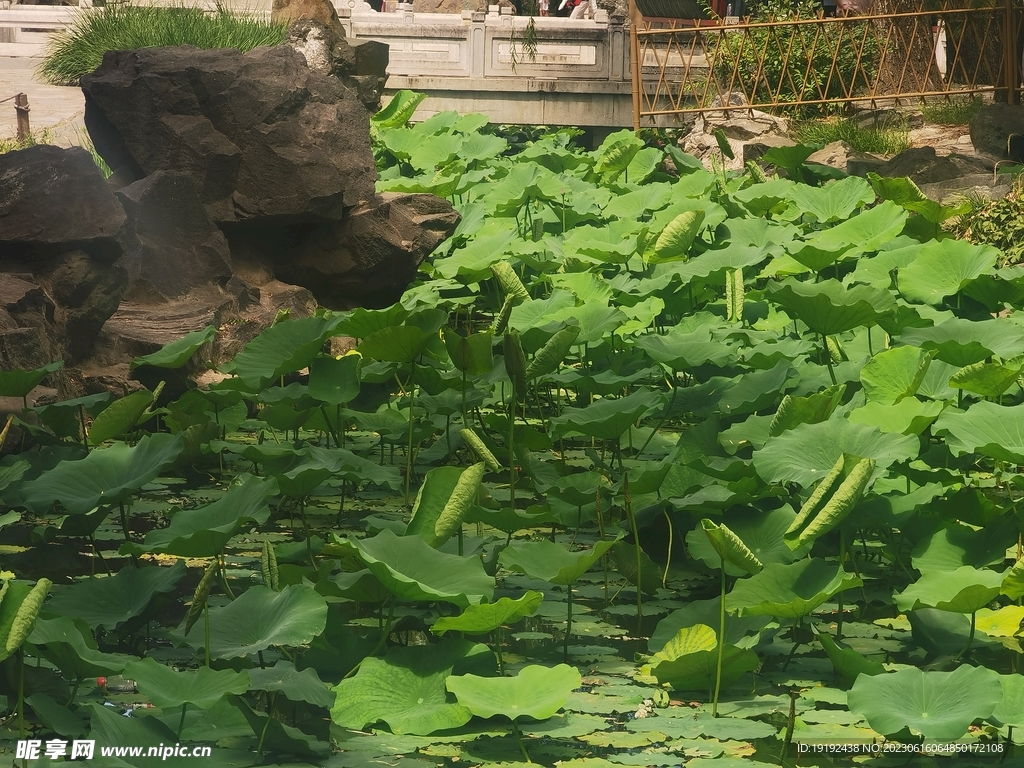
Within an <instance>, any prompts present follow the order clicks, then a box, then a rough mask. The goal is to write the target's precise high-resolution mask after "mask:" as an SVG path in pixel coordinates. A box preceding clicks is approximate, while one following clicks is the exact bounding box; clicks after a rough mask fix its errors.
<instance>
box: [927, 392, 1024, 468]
mask: <svg viewBox="0 0 1024 768" xmlns="http://www.w3.org/2000/svg"><path fill="white" fill-rule="evenodd" d="M934 431H935V432H937V433H940V434H941V433H942V432H945V433H946V445H948V446H949V449H950V451H951V452H952V453H953V455H954V456H961V455H963V454H965V453H981V454H984V455H985V456H991V457H992V458H993V459H1001V460H1003V461H1009V462H1010V463H1012V464H1021V463H1024V405H996V404H995V403H990V402H987V401H985V402H979V403H974V404H973V405H972V406H971V407H970V408H968V409H967V410H966V411H955V410H947V411H946V412H945V413H943V414H942V415H941V416H940V417H939V418H938V420H937V421H936V422H935V427H934Z"/></svg>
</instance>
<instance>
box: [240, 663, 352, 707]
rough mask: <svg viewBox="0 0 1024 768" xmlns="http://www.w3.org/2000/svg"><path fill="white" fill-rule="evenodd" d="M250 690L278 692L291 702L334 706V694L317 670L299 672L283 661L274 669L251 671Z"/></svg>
mask: <svg viewBox="0 0 1024 768" xmlns="http://www.w3.org/2000/svg"><path fill="white" fill-rule="evenodd" d="M249 690H251V691H276V692H277V693H281V694H284V696H285V698H287V699H288V700H289V701H305V702H307V703H309V704H312V705H313V706H315V707H325V708H327V709H330V707H331V705H333V704H334V692H333V691H331V689H330V688H328V687H327V686H326V685H324V684H323V682H322V681H321V680H320V678H319V677H317V674H316V671H315V670H313V669H303V670H302V671H299V670H297V669H295V665H294V664H292V663H291V662H290V661H285V660H283V659H281V660H279V661H278V662H277V664H275V665H274V666H272V667H265V668H263V669H259V668H255V669H250V670H249Z"/></svg>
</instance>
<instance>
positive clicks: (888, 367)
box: [860, 347, 935, 405]
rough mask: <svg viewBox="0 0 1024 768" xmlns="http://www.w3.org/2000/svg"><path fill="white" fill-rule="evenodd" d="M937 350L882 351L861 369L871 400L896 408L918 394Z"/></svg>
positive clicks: (865, 389) (900, 348)
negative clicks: (895, 405)
mask: <svg viewBox="0 0 1024 768" xmlns="http://www.w3.org/2000/svg"><path fill="white" fill-rule="evenodd" d="M934 356H935V353H934V352H933V351H925V350H923V349H918V348H917V347H895V348H893V349H886V350H883V351H882V352H879V353H878V354H877V355H875V356H874V357H872V358H871V359H870V360H869V361H868V363H867V365H865V366H864V367H863V368H861V371H860V382H861V384H862V385H863V386H864V394H866V395H867V397H868V400H871V401H874V402H877V403H881V404H883V405H893V404H895V403H898V402H899V401H900V400H902V399H903V398H905V397H911V396H912V395H914V394H916V393H917V389H918V387H920V386H921V382H922V381H924V377H925V374H926V373H927V372H928V366H929V364H930V363H931V361H932V358H933V357H934Z"/></svg>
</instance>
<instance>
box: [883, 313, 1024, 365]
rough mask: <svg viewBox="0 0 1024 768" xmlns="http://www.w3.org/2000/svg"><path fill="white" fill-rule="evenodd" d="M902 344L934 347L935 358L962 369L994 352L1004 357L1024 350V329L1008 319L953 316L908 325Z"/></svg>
mask: <svg viewBox="0 0 1024 768" xmlns="http://www.w3.org/2000/svg"><path fill="white" fill-rule="evenodd" d="M899 343H900V344H907V345H910V346H914V347H921V348H922V349H934V350H935V357H936V359H938V360H941V361H942V362H944V363H949V364H950V365H955V366H957V367H958V368H961V367H963V366H965V365H970V364H971V363H980V362H982V361H983V360H987V359H988V358H990V357H992V356H993V355H995V356H996V357H1000V358H1003V359H1005V360H1008V359H1011V358H1013V357H1015V356H1016V355H1019V354H1020V352H1021V349H1024V328H1022V327H1021V326H1019V325H1017V324H1015V323H1012V322H1010V321H1009V320H1005V319H993V320H967V319H965V318H960V317H951V318H949V319H948V320H944V321H943V322H941V323H939V324H938V325H933V326H930V327H927V328H907V329H906V330H904V331H903V332H902V333H901V334H900V337H899Z"/></svg>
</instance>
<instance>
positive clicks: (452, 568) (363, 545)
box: [339, 530, 494, 608]
mask: <svg viewBox="0 0 1024 768" xmlns="http://www.w3.org/2000/svg"><path fill="white" fill-rule="evenodd" d="M339 544H340V545H342V546H343V547H346V548H347V549H348V551H350V552H351V553H352V554H353V555H355V556H356V557H358V558H359V559H360V560H361V561H362V562H363V563H364V564H365V565H366V567H367V568H369V570H370V572H371V573H372V574H373V575H374V576H376V577H377V578H378V579H379V580H380V582H381V583H382V584H383V585H384V586H385V587H387V588H388V589H389V590H390V591H391V593H392V594H393V595H395V597H397V598H398V599H400V600H426V601H435V600H444V601H447V602H450V603H454V604H455V605H457V606H459V607H460V608H466V607H467V606H469V605H475V604H477V603H480V602H482V601H484V600H490V598H491V595H492V594H493V593H494V579H492V578H491V577H490V576H488V575H487V574H486V573H485V572H484V569H483V565H482V564H481V562H480V560H479V559H478V558H462V557H458V556H457V555H448V554H444V553H443V552H438V551H437V550H436V549H433V548H431V547H430V545H429V544H427V543H426V542H425V541H423V539H421V538H420V537H419V536H396V535H395V534H394V533H392V532H391V531H388V530H384V531H381V532H380V533H378V534H377V535H376V536H374V537H373V538H372V539H349V540H339Z"/></svg>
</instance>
